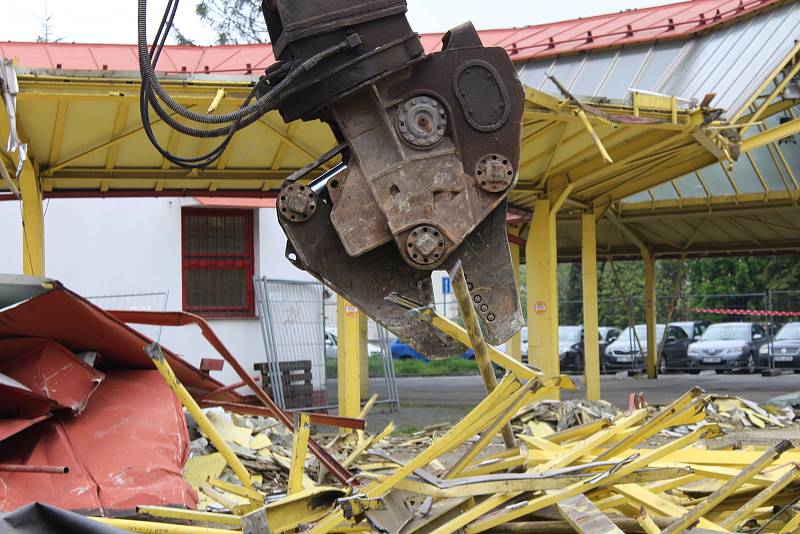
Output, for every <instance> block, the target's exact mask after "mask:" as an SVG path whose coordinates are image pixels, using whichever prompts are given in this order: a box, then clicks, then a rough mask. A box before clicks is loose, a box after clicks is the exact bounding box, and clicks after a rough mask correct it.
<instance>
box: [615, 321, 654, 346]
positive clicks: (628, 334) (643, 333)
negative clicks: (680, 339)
mask: <svg viewBox="0 0 800 534" xmlns="http://www.w3.org/2000/svg"><path fill="white" fill-rule="evenodd" d="M663 335H664V325H663V324H659V325H656V338H660V337H661V336H663ZM636 336H638V337H639V341H640V342H641V343H642V345H644V344H645V343H647V325H643V324H637V325H636ZM636 336H634V335H633V330H631V327H630V326H629V327H627V328H626V329H625V330H623V331H622V334H620V336H619V339H623V340H626V341H629V340H632V341H633V343H636Z"/></svg>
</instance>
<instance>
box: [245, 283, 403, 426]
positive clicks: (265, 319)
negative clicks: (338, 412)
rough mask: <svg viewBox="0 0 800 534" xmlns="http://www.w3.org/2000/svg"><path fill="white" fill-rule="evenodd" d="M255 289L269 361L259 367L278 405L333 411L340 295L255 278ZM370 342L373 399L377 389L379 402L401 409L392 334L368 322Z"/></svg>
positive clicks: (320, 288) (315, 287) (308, 285)
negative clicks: (390, 336) (393, 359)
mask: <svg viewBox="0 0 800 534" xmlns="http://www.w3.org/2000/svg"><path fill="white" fill-rule="evenodd" d="M254 284H255V295H256V307H257V312H258V316H259V320H260V323H261V331H262V337H263V340H264V348H265V353H266V356H267V361H266V362H265V364H264V365H263V366H259V368H261V367H263V368H264V370H265V371H266V375H267V376H266V378H267V380H265V381H264V382H263V383H264V384H265V387H267V388H268V390H269V393H270V394H271V395H272V396H273V398H274V400H275V402H276V403H277V404H278V405H279V406H281V407H283V408H286V409H289V410H293V409H308V408H310V409H317V410H324V409H332V408H335V407H336V406H337V398H338V391H337V381H336V380H337V376H336V375H337V371H338V369H337V361H338V360H337V354H338V336H337V322H336V295H335V294H334V293H333V292H332V291H330V290H328V289H327V288H325V287H324V286H323V285H322V284H321V283H319V282H291V281H283V280H268V279H266V278H258V277H256V278H255V279H254ZM368 338H369V340H370V341H369V352H370V358H369V369H370V376H371V378H372V380H370V394H371V393H373V390H375V392H377V393H378V394H379V395H380V401H379V402H380V403H389V404H390V406H391V408H393V409H394V408H398V405H397V386H396V383H395V377H394V367H393V363H392V359H391V351H390V349H389V343H388V334H387V333H386V332H385V330H383V328H382V327H379V326H378V325H376V324H375V323H373V322H372V321H370V325H369V328H368ZM383 339H385V340H386V342H382V341H381V340H383ZM262 374H264V373H262ZM279 377H280V378H279ZM381 378H382V379H383V380H378V379H381Z"/></svg>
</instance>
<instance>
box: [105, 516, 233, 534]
mask: <svg viewBox="0 0 800 534" xmlns="http://www.w3.org/2000/svg"><path fill="white" fill-rule="evenodd" d="M89 519H92V520H94V521H97V522H98V523H103V524H105V525H108V526H110V527H114V528H118V529H120V530H127V531H129V532H138V533H140V534H242V531H241V530H228V529H223V528H210V527H192V526H187V525H176V524H173V523H158V522H155V521H138V520H135V519H110V518H107V517H90V518H89Z"/></svg>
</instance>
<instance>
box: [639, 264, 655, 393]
mask: <svg viewBox="0 0 800 534" xmlns="http://www.w3.org/2000/svg"><path fill="white" fill-rule="evenodd" d="M642 261H643V262H644V313H645V320H646V322H647V356H646V358H647V378H657V376H658V375H657V369H656V356H657V354H658V345H657V342H656V260H655V257H654V256H653V252H652V251H651V250H648V249H647V248H643V249H642Z"/></svg>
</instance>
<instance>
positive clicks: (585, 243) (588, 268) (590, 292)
mask: <svg viewBox="0 0 800 534" xmlns="http://www.w3.org/2000/svg"><path fill="white" fill-rule="evenodd" d="M581 269H582V272H583V362H584V365H583V374H584V378H585V381H586V398H587V399H589V400H600V357H601V355H600V341H599V340H598V334H597V332H598V329H599V326H600V325H599V324H598V318H597V313H598V312H597V223H596V221H595V216H594V213H593V212H586V213H583V214H581Z"/></svg>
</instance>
